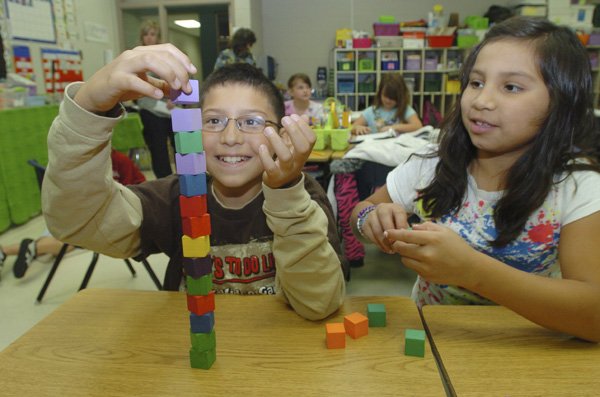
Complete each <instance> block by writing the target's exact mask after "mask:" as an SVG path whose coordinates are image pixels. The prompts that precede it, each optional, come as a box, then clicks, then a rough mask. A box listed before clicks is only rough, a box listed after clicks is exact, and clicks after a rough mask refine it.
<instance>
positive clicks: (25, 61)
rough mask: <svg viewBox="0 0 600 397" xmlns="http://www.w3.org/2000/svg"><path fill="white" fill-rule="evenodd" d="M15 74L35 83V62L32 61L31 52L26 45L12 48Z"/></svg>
mask: <svg viewBox="0 0 600 397" xmlns="http://www.w3.org/2000/svg"><path fill="white" fill-rule="evenodd" d="M12 51H13V61H14V65H15V73H16V74H18V75H20V76H23V77H26V78H28V79H29V80H31V81H35V76H34V74H33V62H32V61H31V52H30V51H29V47H27V46H26V45H16V46H13V48H12Z"/></svg>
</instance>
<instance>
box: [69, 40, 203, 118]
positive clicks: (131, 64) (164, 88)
mask: <svg viewBox="0 0 600 397" xmlns="http://www.w3.org/2000/svg"><path fill="white" fill-rule="evenodd" d="M196 71H197V70H196V67H195V66H194V65H193V64H192V62H191V61H190V59H189V58H188V57H187V55H185V54H184V53H183V52H181V51H180V50H179V49H177V48H176V47H175V46H174V45H172V44H159V45H153V46H140V47H136V48H134V49H132V50H127V51H124V52H122V53H121V54H120V55H119V56H118V57H117V58H115V59H114V60H113V61H112V62H110V63H109V64H108V65H106V66H104V67H102V68H101V69H100V70H98V71H97V72H96V73H94V74H93V75H92V77H91V78H90V79H89V80H88V81H87V82H86V83H85V84H84V85H83V86H82V87H81V88H80V89H79V91H78V92H77V94H75V98H74V100H75V102H76V103H77V104H79V106H81V107H82V108H84V109H86V110H88V111H90V112H95V113H101V112H106V111H108V110H110V109H112V108H113V107H115V105H116V104H117V103H119V102H123V101H128V100H133V99H138V98H141V97H143V96H148V97H151V98H155V99H161V98H162V97H163V96H165V95H167V94H168V93H169V89H170V87H171V88H173V89H183V91H184V92H186V93H189V92H190V91H191V86H190V84H189V75H190V74H193V73H196ZM149 72H150V73H153V74H154V75H156V76H158V77H159V78H154V77H152V76H149V75H148V73H149Z"/></svg>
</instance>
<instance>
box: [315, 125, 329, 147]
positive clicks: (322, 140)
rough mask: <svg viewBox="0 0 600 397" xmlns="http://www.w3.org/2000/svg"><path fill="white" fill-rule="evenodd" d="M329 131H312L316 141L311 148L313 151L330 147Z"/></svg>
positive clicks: (318, 129)
mask: <svg viewBox="0 0 600 397" xmlns="http://www.w3.org/2000/svg"><path fill="white" fill-rule="evenodd" d="M330 131H331V130H323V129H320V128H317V129H315V130H314V132H315V136H316V137H317V140H316V141H315V145H314V146H313V149H314V150H325V149H327V147H329V145H330V139H331V137H330Z"/></svg>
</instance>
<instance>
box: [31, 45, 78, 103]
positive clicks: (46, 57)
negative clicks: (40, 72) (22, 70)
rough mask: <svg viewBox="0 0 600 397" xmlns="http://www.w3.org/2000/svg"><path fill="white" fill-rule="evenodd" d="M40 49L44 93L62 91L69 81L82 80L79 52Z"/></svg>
mask: <svg viewBox="0 0 600 397" xmlns="http://www.w3.org/2000/svg"><path fill="white" fill-rule="evenodd" d="M41 50H42V68H43V69H44V86H45V88H46V93H49V94H50V93H55V92H64V91H65V87H66V86H67V85H68V84H69V83H71V82H73V81H83V70H82V68H81V54H80V53H79V52H78V51H65V50H56V49H50V48H42V49H41Z"/></svg>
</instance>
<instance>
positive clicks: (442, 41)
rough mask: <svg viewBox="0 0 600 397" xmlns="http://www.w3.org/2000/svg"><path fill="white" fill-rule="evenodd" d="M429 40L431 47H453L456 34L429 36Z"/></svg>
mask: <svg viewBox="0 0 600 397" xmlns="http://www.w3.org/2000/svg"><path fill="white" fill-rule="evenodd" d="M427 41H428V43H429V47H435V48H443V47H452V43H453V42H454V36H427Z"/></svg>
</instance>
